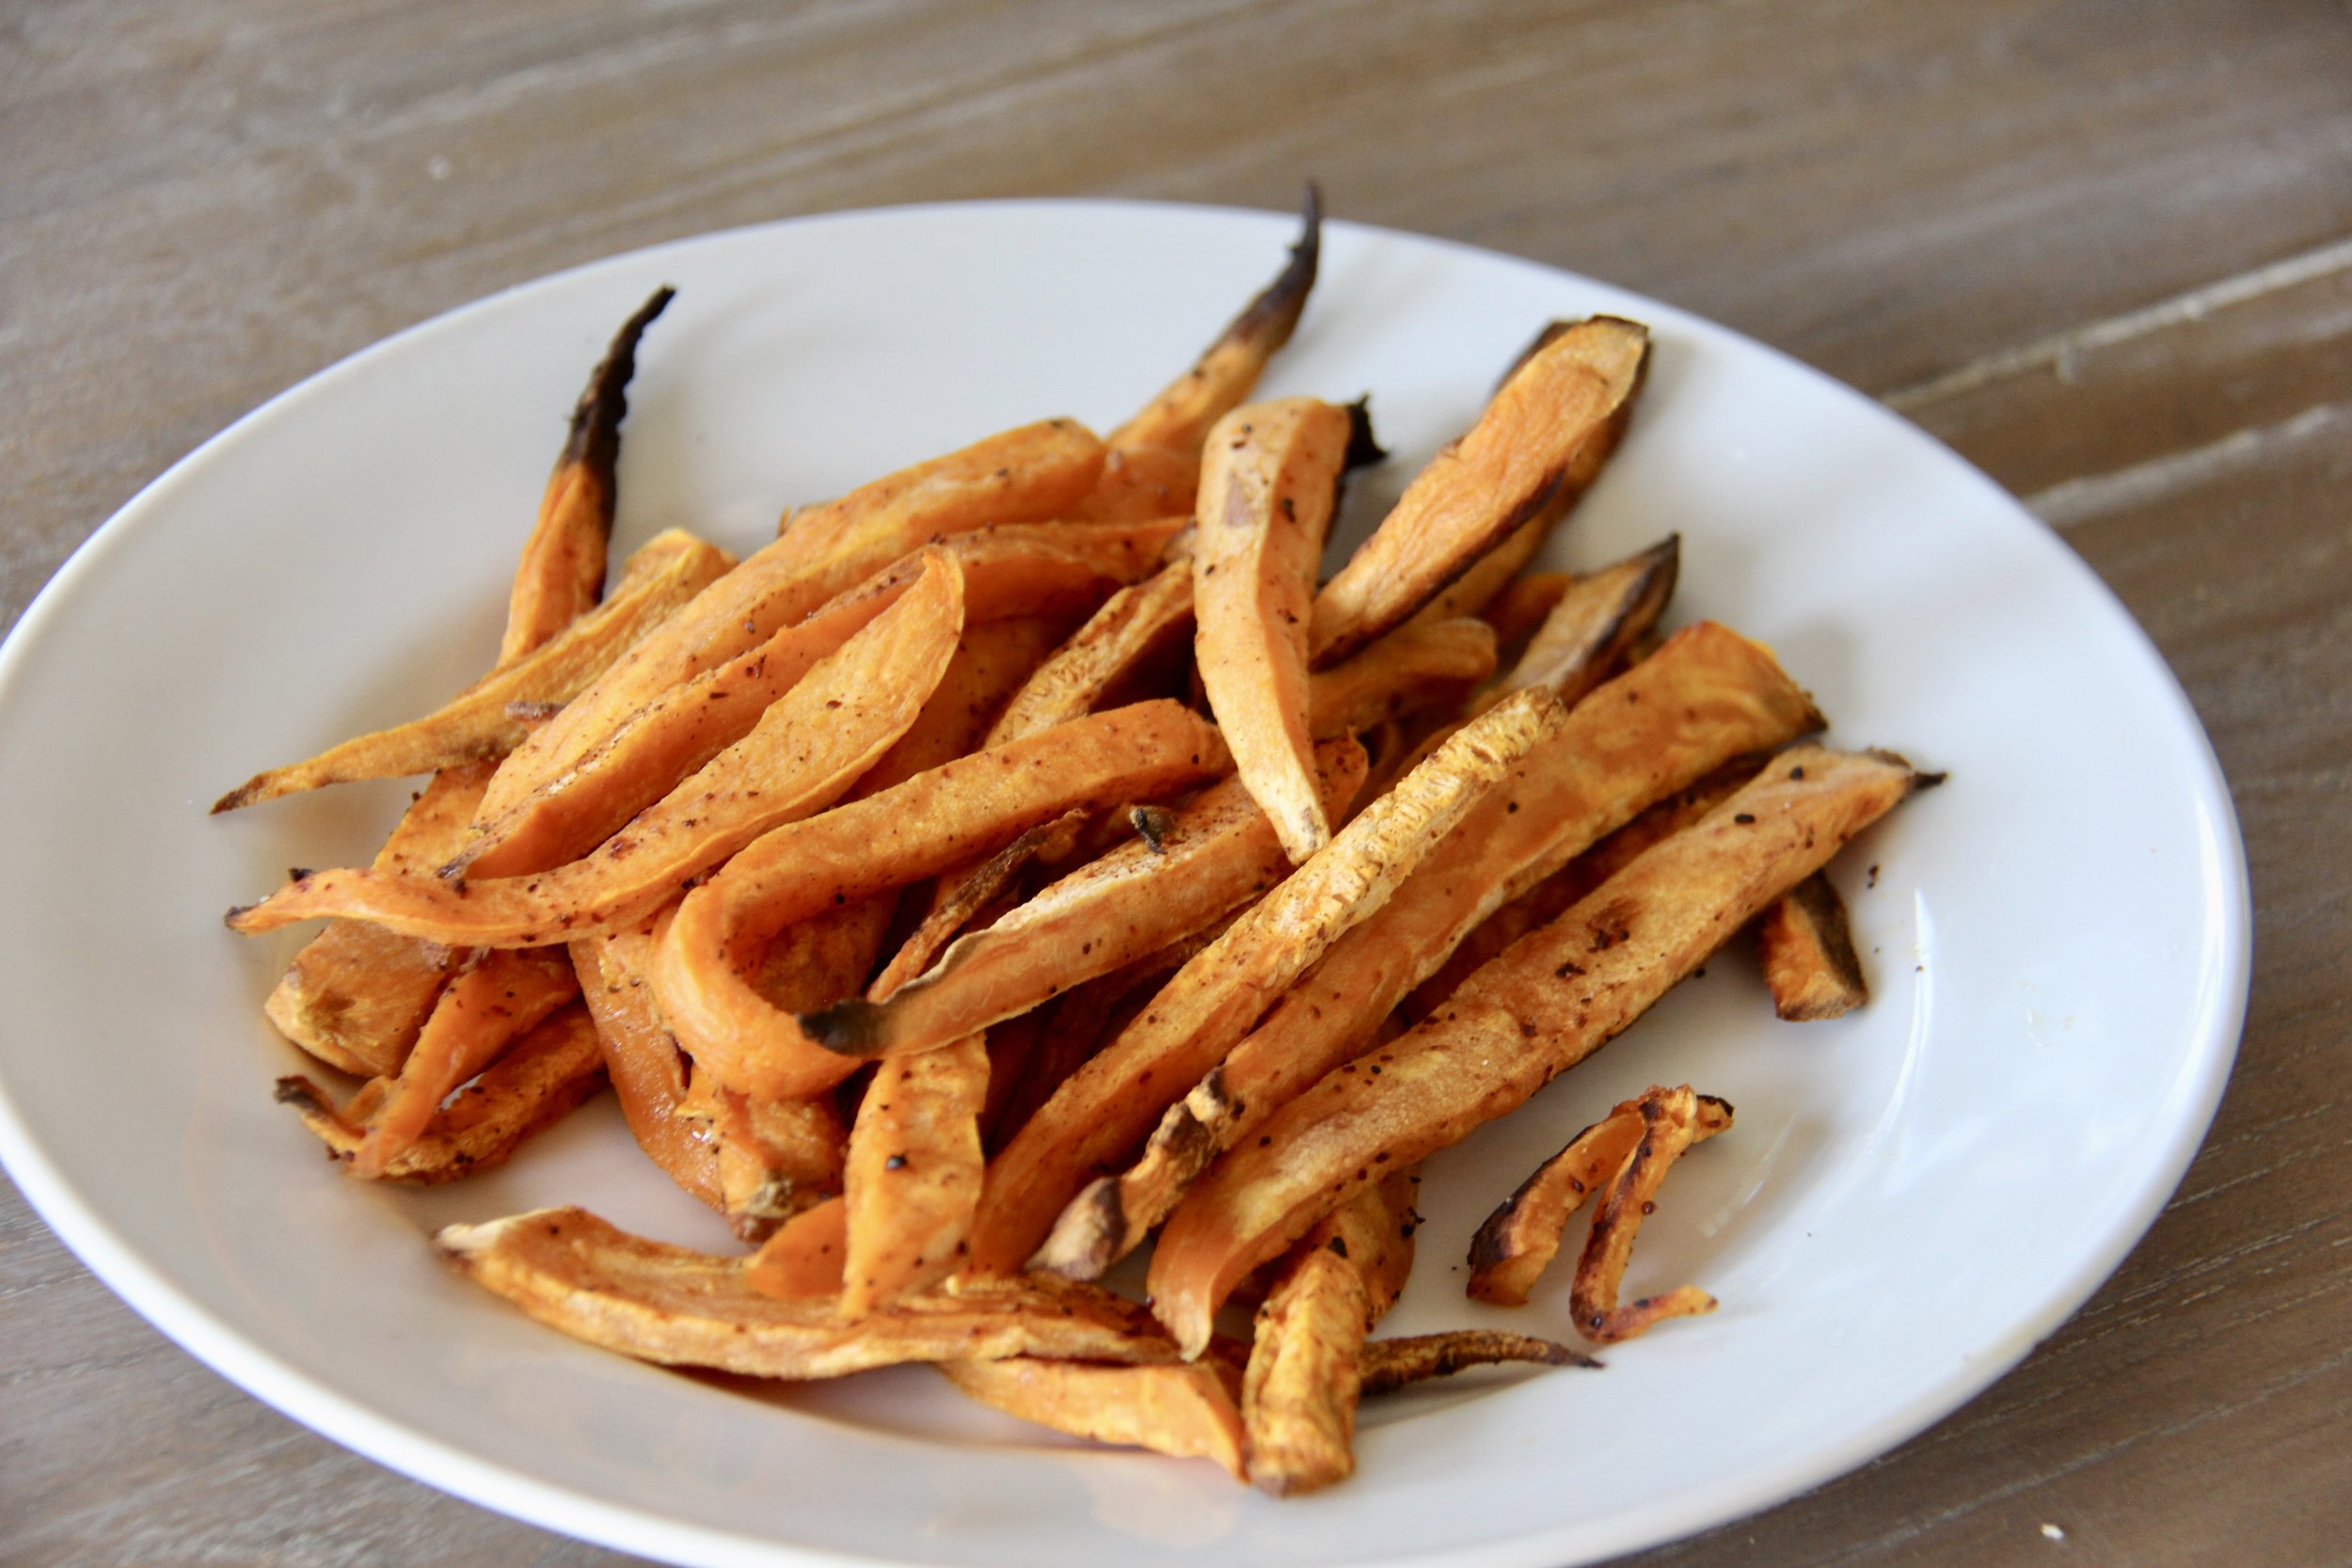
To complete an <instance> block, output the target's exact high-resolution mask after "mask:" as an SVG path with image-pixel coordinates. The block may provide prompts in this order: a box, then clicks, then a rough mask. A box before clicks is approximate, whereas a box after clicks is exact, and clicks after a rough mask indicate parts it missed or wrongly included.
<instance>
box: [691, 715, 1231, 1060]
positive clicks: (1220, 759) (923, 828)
mask: <svg viewBox="0 0 2352 1568" xmlns="http://www.w3.org/2000/svg"><path fill="white" fill-rule="evenodd" d="M1225 762H1226V756H1225V748H1224V743H1223V742H1222V741H1221V740H1219V739H1218V737H1217V734H1216V729H1215V728H1214V727H1212V726H1210V725H1208V724H1206V723H1204V722H1202V721H1200V718H1199V717H1198V716H1197V715H1194V714H1192V713H1190V712H1187V711H1186V710H1185V709H1184V707H1182V706H1181V705H1178V704H1176V703H1173V702H1165V701H1162V702H1152V703H1138V704H1136V705H1133V706H1130V707H1123V708H1116V709H1113V710H1112V711H1110V712H1108V713H1100V714H1095V715H1093V716H1091V717H1090V718H1087V719H1083V720H1080V721H1076V722H1075V723H1072V724H1065V725H1062V726H1060V727H1059V728H1057V729H1054V730H1049V731H1047V732H1046V733H1045V734H1043V735H1037V736H1029V737H1027V738H1026V739H1024V740H1016V741H1014V742H1013V743H1012V744H1010V745H1009V746H1000V747H996V748H993V749H992V750H990V751H986V752H977V753H975V754H974V755H972V756H969V757H964V758H961V759H959V760H958V761H955V762H951V763H947V764H945V765H944V766H942V767H939V768H932V769H930V771H929V772H926V773H922V774H918V775H916V776H915V777H914V778H913V779H910V780H908V781H907V782H906V783H904V784H899V785H898V786H896V787H895V788H891V789H886V790H883V791H882V793H881V794H879V795H875V796H871V797H868V798H867V799H866V800H858V801H854V802H851V803H850V804H848V805H845V806H842V807H839V808H838V809H836V810H834V811H830V812H827V813H825V814H824V815H823V816H817V817H812V818H810V819H808V820H806V821H803V822H797V823H793V824H790V825H789V826H787V827H786V828H783V829H779V830H777V831H776V832H771V833H770V834H769V835H767V836H766V837H764V838H762V839H760V840H759V841H758V842H757V843H755V844H754V845H752V846H751V847H748V848H746V849H745V850H743V851H742V852H741V853H740V854H739V855H738V856H736V858H735V859H734V861H732V862H731V863H729V864H728V865H727V866H726V867H725V869H724V870H723V871H722V872H721V873H720V874H719V875H718V876H717V877H715V878H713V879H711V880H710V881H708V882H707V883H705V884H704V885H703V886H701V887H699V888H697V889H695V890H694V891H693V892H692V893H691V894H689V895H687V898H686V902H685V903H684V904H683V905H681V906H680V907H679V910H678V917H677V919H676V920H675V922H673V923H672V925H671V927H670V934H669V936H668V937H667V938H666V939H665V940H664V942H662V945H661V951H660V956H659V958H658V961H657V963H656V966H655V987H656V990H657V992H658V994H659V995H660V1001H661V1006H662V1010H663V1011H664V1012H665V1013H666V1014H668V1016H669V1019H670V1022H671V1026H672V1027H673V1028H675V1029H676V1030H677V1032H678V1035H679V1037H680V1038H681V1039H682V1040H684V1042H685V1043H686V1046H687V1049H688V1050H690V1051H691V1052H692V1053H693V1055H694V1059H695V1061H696V1062H697V1063H698V1064H701V1065H703V1066H705V1067H707V1068H708V1069H710V1070H711V1071H714V1072H716V1073H718V1074H719V1076H720V1078H721V1080H722V1081H723V1082H724V1083H726V1084H727V1085H729V1086H731V1087H734V1088H738V1089H741V1090H742V1091H743V1092H745V1093H747V1094H767V1095H773V1096H777V1097H783V1098H788V1097H790V1096H793V1095H795V1094H806V1093H813V1092H815V1091H816V1090H817V1089H821V1088H825V1087H830V1086H831V1085H834V1084H835V1083H838V1082H839V1081H840V1079H841V1077H842V1075H843V1074H844V1072H845V1071H846V1070H847V1068H848V1065H849V1064H847V1063H846V1062H845V1059H844V1058H842V1057H840V1056H837V1055H835V1054H834V1053H832V1052H829V1051H826V1050H825V1049H824V1048H823V1047H821V1046H818V1045H817V1044H816V1043H814V1042H813V1041H811V1040H809V1039H808V1038H807V1037H805V1036H803V1034H802V1033H801V1030H800V1026H799V1024H798V1023H797V1022H795V1020H794V1017H793V1015H792V1014H790V1013H787V1012H785V1011H783V1010H781V1009H779V1008H777V1007H774V1006H771V1005H770V1004H769V1003H768V1002H767V1001H766V1000H765V999H763V998H762V997H760V996H759V995H758V994H757V992H756V991H755V990H753V989H752V987H751V985H750V984H749V982H748V979H747V976H748V974H750V972H751V971H752V968H753V966H754V965H755V964H756V963H757V961H758V955H759V954H760V953H761V952H763V951H764V950H765V949H766V947H767V944H768V942H770V941H771V939H772V938H773V937H774V935H775V934H776V933H777V932H778V931H781V930H783V929H784V928H785V927H788V926H790V925H792V924H794V923H795V922H798V921H801V920H804V919H806V918H808V917H809V916H810V915H812V914H815V913H817V912H818V911H820V910H824V909H828V908H832V907H834V906H835V905H841V904H847V903H849V902H850V900H852V899H857V898H865V897H867V896H869V895H873V894H877V893H882V892H885V891H887V890H889V889H891V888H896V887H903V886H905V885H906V884H907V883H909V882H912V881H914V880H917V879H920V878H923V877H929V876H935V875H937V874H938V873H939V872H941V871H944V870H946V869H947V868H948V867H950V866H953V865H958V864H962V863H968V862H970V861H971V860H972V859H973V858H974V857H975V855H976V854H978V853H985V852H987V851H988V850H989V849H990V848H991V847H993V846H995V845H999V844H1003V843H1005V842H1007V841H1009V840H1010V839H1011V838H1013V837H1014V836H1016V835H1018V834H1019V833H1021V832H1025V831H1026V830H1027V829H1030V828H1033V827H1035V826H1037V825H1038V824H1039V823H1040V822H1044V821H1050V820H1051V819H1053V818H1054V817H1057V816H1061V815H1062V814H1063V813H1065V812H1068V811H1072V810H1074V809H1076V808H1078V807H1081V806H1084V807H1088V808H1089V809H1092V808H1098V807H1101V806H1105V805H1110V804H1113V803H1115V802H1117V801H1120V800H1133V799H1135V798H1136V797H1137V796H1142V797H1144V798H1146V799H1148V798H1150V797H1152V796H1153V795H1162V794H1166V793H1168V792H1169V791H1171V790H1175V789H1179V788H1182V787H1183V786H1184V785H1185V784H1193V783H1197V782H1198V781H1200V779H1202V778H1206V777H1209V776H1212V775H1214V774H1215V773H1216V772H1219V771H1222V770H1223V768H1224V765H1225Z"/></svg>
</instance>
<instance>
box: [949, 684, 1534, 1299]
mask: <svg viewBox="0 0 2352 1568" xmlns="http://www.w3.org/2000/svg"><path fill="white" fill-rule="evenodd" d="M1564 717H1565V714H1564V712H1563V710H1562V709H1561V708H1560V705H1558V704H1557V703H1556V702H1554V701H1553V700H1552V699H1551V697H1550V695H1549V693H1546V692H1525V693H1521V694H1520V695H1519V696H1517V697H1514V698H1512V699H1511V700H1510V701H1509V702H1507V703H1504V704H1502V705H1500V706H1498V707H1496V708H1494V709H1492V710H1491V711H1489V712H1488V713H1486V714H1485V715H1483V716H1481V717H1480V718H1478V719H1477V720H1474V721H1472V722H1471V723H1470V725H1469V726H1468V727H1467V728H1465V729H1464V730H1463V731H1462V733H1461V734H1460V735H1458V736H1454V739H1453V740H1451V741H1448V742H1447V743H1446V745H1445V746H1444V748H1442V749H1441V750H1440V751H1439V752H1438V754H1437V755H1436V756H1434V757H1432V758H1431V759H1430V760H1429V762H1427V763H1426V764H1424V765H1423V766H1422V768H1418V769H1416V770H1415V771H1414V772H1413V773H1412V774H1411V775H1410V776H1408V777H1407V778H1406V779H1405V780H1404V781H1402V782H1401V783H1400V784H1398V785H1397V787H1396V788H1395V789H1393V790H1391V791H1390V792H1389V793H1388V794H1387V795H1385V796H1382V797H1381V798H1380V799H1379V800H1375V801H1373V802H1372V803H1371V804H1369V805H1367V806H1366V807H1365V808H1364V809H1363V811H1362V812H1360V813H1359V814H1358V815H1357V816H1356V819H1355V820H1354V821H1352V822H1350V823H1349V824H1348V825H1347V826H1346V827H1345V828H1343V830H1341V832H1339V834H1338V835H1337V836H1336V837H1334V838H1333V839H1332V840H1331V842H1330V844H1329V845H1328V846H1327V847H1326V848H1325V849H1324V850H1322V851H1321V852H1320V853H1318V854H1317V855H1316V856H1314V858H1312V859H1311V860H1310V861H1308V863H1306V864H1305V865H1303V866H1300V867H1298V868H1297V869H1296V870H1295V871H1294V872H1292V874H1291V875H1290V876H1289V877H1288V878H1286V879H1284V880H1283V881H1282V882H1281V884H1280V885H1279V886H1278V887H1276V888H1275V889H1274V890H1273V891H1272V892H1270V893H1268V894H1267V895H1265V896H1264V897H1263V899H1261V900H1260V901H1259V902H1258V903H1257V904H1256V905H1255V906H1254V907H1253V908H1251V910H1250V911H1249V912H1248V913H1247V914H1245V915H1243V916H1242V917H1241V918H1240V919H1239V920H1236V921H1235V922H1234V923H1233V924H1232V927H1229V928H1228V929H1227V930H1226V932H1225V934H1224V935H1223V936H1222V937H1219V938H1218V939H1217V940H1216V942H1214V943H1212V944H1211V945H1209V946H1208V947H1206V948H1204V949H1202V950H1201V952H1200V954H1199V955H1198V956H1196V957H1195V958H1193V959H1192V961H1191V962H1189V963H1187V964H1186V965H1185V966H1184V968H1183V969H1182V970H1180V971H1178V972H1177V974H1176V977H1175V978H1174V979H1172V980H1170V981H1169V982H1168V985H1167V986H1166V987H1165V988H1163V989H1162V990H1161V991H1160V992H1159V994H1158V995H1157V996H1155V997H1154V998H1153V999H1152V1005H1151V1006H1150V1007H1149V1008H1147V1009H1146V1010H1145V1012H1144V1013H1143V1015H1142V1016H1141V1017H1140V1018H1138V1019H1136V1021H1135V1022H1133V1023H1130V1024H1129V1025H1128V1026H1127V1027H1126V1028H1125V1029H1124V1030H1122V1031H1121V1032H1120V1036H1119V1037H1118V1038H1117V1039H1115V1040H1113V1041H1112V1042H1111V1043H1110V1044H1109V1045H1108V1046H1107V1047H1105V1048H1104V1050H1103V1051H1102V1052H1101V1053H1099V1054H1097V1055H1096V1056H1095V1057H1094V1058H1093V1059H1092V1060H1090V1061H1089V1062H1088V1063H1087V1064H1086V1066H1084V1067H1082V1068H1080V1069H1078V1070H1077V1072H1076V1073H1075V1074H1073V1076H1072V1077H1071V1079H1070V1080H1069V1082H1067V1083H1065V1084H1063V1085H1062V1086H1061V1087H1060V1088H1059V1089H1058V1090H1057V1091H1056V1092H1055V1094H1054V1097H1053V1099H1052V1100H1050V1101H1047V1102H1046V1104H1045V1106H1044V1107H1043V1108H1042V1109H1041V1110H1040V1111H1039V1112H1038V1114H1037V1115H1036V1116H1035V1117H1031V1118H1030V1120H1029V1123H1028V1125H1027V1126H1025V1127H1024V1128H1022V1130H1021V1132H1019V1133H1018V1134H1017V1135H1016V1136H1015V1137H1014V1138H1013V1140H1012V1141H1011V1142H1010V1143H1009V1144H1008V1145H1006V1146H1005V1148H1004V1151H1003V1152H1002V1153H1000V1154H998V1155H997V1157H996V1158H995V1160H994V1161H993V1163H992V1164H990V1167H989V1177H988V1188H987V1191H986V1193H985V1194H984V1195H983V1196H982V1198H981V1205H980V1206H981V1212H980V1217H979V1220H978V1222H977V1225H976V1226H975V1227H974V1232H973V1242H972V1259H973V1266H974V1267H975V1268H976V1269H977V1270H980V1271H982V1272H987V1273H1010V1272H1012V1271H1014V1270H1016V1269H1019V1268H1020V1267H1021V1266H1022V1265H1023V1264H1024V1263H1025V1262H1026V1261H1028V1260H1029V1259H1030V1255H1031V1253H1033V1252H1038V1250H1039V1244H1040V1243H1044V1242H1045V1241H1046V1240H1047V1232H1048V1231H1055V1235H1054V1238H1053V1243H1052V1244H1051V1245H1050V1246H1047V1247H1046V1248H1045V1249H1044V1250H1043V1251H1042V1252H1040V1253H1039V1257H1038V1261H1040V1262H1041V1263H1042V1264H1043V1265H1044V1266H1046V1267H1049V1268H1052V1269H1054V1270H1056V1271H1057V1272H1060V1273H1064V1274H1067V1275H1072V1276H1073V1277H1083V1278H1091V1277H1094V1276H1096V1275H1099V1274H1100V1273H1101V1271H1102V1270H1103V1269H1104V1267H1106V1266H1107V1265H1108V1263H1109V1262H1110V1260H1111V1259H1112V1258H1113V1257H1115V1256H1117V1255H1118V1252H1119V1251H1120V1250H1123V1248H1121V1247H1120V1245H1119V1243H1121V1242H1123V1240H1124V1238H1123V1237H1118V1236H1105V1235H1104V1233H1102V1232H1101V1231H1100V1230H1098V1229H1096V1228H1095V1227H1091V1226H1089V1225H1087V1224H1085V1223H1084V1222H1083V1221H1081V1222H1080V1223H1077V1224H1074V1225H1073V1227H1071V1228H1070V1229H1068V1230H1066V1231H1064V1230H1057V1228H1056V1227H1055V1217H1056V1215H1057V1214H1058V1213H1060V1212H1061V1210H1062V1208H1063V1206H1064V1205H1065V1204H1067V1203H1069V1201H1070V1199H1071V1198H1072V1197H1073V1196H1076V1195H1077V1192H1078V1189H1079V1188H1080V1187H1081V1186H1082V1185H1084V1184H1085V1183H1086V1181H1087V1180H1089V1178H1090V1177H1092V1176H1093V1175H1094V1174H1095V1173H1096V1172H1097V1171H1099V1170H1101V1169H1103V1168H1104V1167H1105V1166H1107V1165H1109V1164H1112V1163H1113V1162H1116V1161H1118V1160H1120V1158H1122V1157H1123V1156H1125V1155H1126V1154H1127V1153H1128V1152H1129V1151H1130V1150H1132V1149H1133V1148H1135V1147H1136V1145H1137V1144H1138V1143H1140V1142H1141V1141H1142V1140H1143V1138H1144V1136H1145V1134H1146V1133H1148V1132H1151V1130H1152V1124H1153V1123H1155V1122H1157V1121H1158V1120H1159V1119H1160V1116H1161V1113H1163V1112H1164V1111H1166V1110H1167V1109H1168V1105H1169V1104H1170V1103H1171V1102H1172V1101H1176V1100H1178V1099H1181V1098H1182V1097H1183V1095H1184V1090H1185V1089H1186V1088H1187V1087H1189V1086H1190V1085H1193V1084H1195V1083H1197V1082H1199V1081H1200V1078H1201V1076H1202V1075H1203V1074H1205V1073H1207V1072H1208V1071H1209V1069H1212V1068H1214V1067H1216V1065H1217V1064H1218V1063H1219V1062H1221V1061H1223V1060H1224V1058H1225V1054H1226V1053H1227V1052H1229V1051H1231V1050H1232V1047H1233V1045H1234V1044H1235V1043H1236V1042H1237V1041H1239V1040H1240V1039H1241V1037H1243V1036H1244V1035H1245V1034H1247V1033H1248V1030H1249V1028H1250V1026H1251V1025H1252V1024H1254V1023H1256V1022H1258V1019H1259V1018H1260V1016H1261V1015H1263V1013H1264V1012H1265V1010H1266V1008H1267V1007H1268V1006H1270V1005H1271V1004H1272V1003H1273V1002H1274V1001H1275V1000H1276V999H1277V998H1279V996H1280V995H1281V994H1282V992H1283V991H1285V990H1288V989H1289V988H1290V986H1291V984H1292V982H1294V981H1295V980H1296V979H1297V978H1298V976H1299V975H1300V974H1303V973H1305V972H1306V970H1307V969H1308V968H1309V967H1310V966H1311V965H1312V964H1313V963H1314V962H1315V961H1316V960H1317V959H1319V958H1322V957H1323V956H1324V954H1325V953H1327V951H1329V949H1330V946H1331V944H1332V943H1333V942H1337V941H1338V940H1339V939H1340V938H1341V937H1343V935H1345V934H1346V933H1347V932H1348V931H1349V930H1350V929H1352V928H1353V927H1357V926H1359V925H1360V924H1362V923H1363V922H1364V921H1365V920H1368V919H1370V918H1371V917H1372V916H1373V915H1375V914H1376V913H1377V912H1378V911H1379V910H1380V909H1381V907H1382V906H1383V905H1385V904H1386V903H1387V902H1388V901H1389V899H1390V898H1391V896H1392V895H1394V894H1395V892H1396V890H1397V888H1398V886H1399V885H1400V884H1402V883H1403V882H1404V881H1405V879H1406V877H1407V876H1408V875H1409V874H1410V873H1411V871H1412V870H1413V868H1414V867H1415V866H1416V865H1418V864H1419V863H1421V862H1422V859H1423V858H1425V857H1426V856H1427V855H1428V853H1429V851H1430V850H1431V849H1432V848H1434V847H1436V846H1437V845H1438V843H1439V842H1440V841H1441V840H1442V839H1443V838H1444V836H1445V835H1446V834H1447V833H1448V832H1452V831H1453V829H1454V825H1455V824H1456V823H1458V822H1459V821H1461V819H1462V818H1463V817H1464V816H1466V815H1468V814H1469V812H1470V810H1471V809H1472V808H1473V807H1474V806H1476V805H1477V803H1478V802H1479V801H1480V800H1483V799H1484V798H1485V797H1486V795H1487V794H1488V793H1489V792H1490V791H1491V790H1493V789H1494V788H1495V787H1496V786H1498V785H1499V784H1502V783H1503V782H1505V781H1506V780H1507V779H1508V778H1509V776H1510V774H1511V772H1512V769H1513V768H1514V766H1515V765H1516V764H1517V763H1518V759H1519V758H1520V757H1521V756H1523V755H1525V754H1526V752H1528V751H1529V750H1530V749H1531V748H1533V747H1534V746H1535V745H1536V744H1537V743H1539V742H1540V741H1541V740H1543V739H1544V738H1545V737H1546V736H1549V735H1550V734H1552V733H1553V732H1554V731H1556V730H1557V729H1558V728H1559V726H1560V723H1561V721H1562V720H1563V719H1564Z"/></svg>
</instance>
